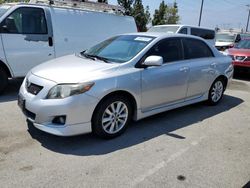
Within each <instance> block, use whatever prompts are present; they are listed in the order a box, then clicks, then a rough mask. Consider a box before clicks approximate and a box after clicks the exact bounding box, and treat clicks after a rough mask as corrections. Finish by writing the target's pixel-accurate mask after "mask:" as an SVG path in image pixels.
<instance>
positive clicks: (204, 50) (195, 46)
mask: <svg viewBox="0 0 250 188" xmlns="http://www.w3.org/2000/svg"><path fill="white" fill-rule="evenodd" d="M183 45H184V54H185V59H194V58H203V57H213V56H214V55H213V53H212V51H211V49H210V48H209V47H208V46H207V44H205V43H204V42H203V41H200V40H196V39H183Z"/></svg>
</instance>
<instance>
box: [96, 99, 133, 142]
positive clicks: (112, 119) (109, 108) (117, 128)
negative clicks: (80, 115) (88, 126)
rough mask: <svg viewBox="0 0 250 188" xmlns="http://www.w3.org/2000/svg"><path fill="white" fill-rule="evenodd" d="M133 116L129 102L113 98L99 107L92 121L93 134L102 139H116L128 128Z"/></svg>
mask: <svg viewBox="0 0 250 188" xmlns="http://www.w3.org/2000/svg"><path fill="white" fill-rule="evenodd" d="M131 115H132V108H131V104H130V102H129V100H128V99H127V98H125V97H122V96H112V97H110V98H108V99H106V100H104V101H103V102H102V103H101V104H99V105H98V107H97V109H96V110H95V112H94V117H93V120H92V127H93V132H94V133H95V134H96V135H98V136H100V137H102V138H114V137H116V136H119V135H121V134H122V133H123V132H124V131H125V130H126V128H127V126H128V124H129V122H130V120H131Z"/></svg>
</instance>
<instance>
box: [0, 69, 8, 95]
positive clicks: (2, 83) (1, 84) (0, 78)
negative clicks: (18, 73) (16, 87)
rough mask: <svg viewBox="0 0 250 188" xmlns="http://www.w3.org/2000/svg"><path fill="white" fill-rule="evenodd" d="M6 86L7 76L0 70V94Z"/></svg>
mask: <svg viewBox="0 0 250 188" xmlns="http://www.w3.org/2000/svg"><path fill="white" fill-rule="evenodd" d="M7 85H8V75H7V73H6V72H5V70H3V69H1V68H0V94H1V93H2V92H3V91H4V90H5V88H6V86H7Z"/></svg>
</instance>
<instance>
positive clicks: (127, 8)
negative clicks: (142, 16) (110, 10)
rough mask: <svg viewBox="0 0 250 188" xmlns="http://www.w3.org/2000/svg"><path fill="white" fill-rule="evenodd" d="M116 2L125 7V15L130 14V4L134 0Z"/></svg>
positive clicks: (118, 0)
mask: <svg viewBox="0 0 250 188" xmlns="http://www.w3.org/2000/svg"><path fill="white" fill-rule="evenodd" d="M117 2H118V4H119V5H120V6H122V7H124V8H125V11H126V15H130V16H131V15H132V4H133V2H134V0H117Z"/></svg>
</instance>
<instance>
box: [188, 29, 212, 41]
mask: <svg viewBox="0 0 250 188" xmlns="http://www.w3.org/2000/svg"><path fill="white" fill-rule="evenodd" d="M191 35H195V36H198V37H201V38H204V39H214V38H215V31H213V30H208V29H199V28H191Z"/></svg>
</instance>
